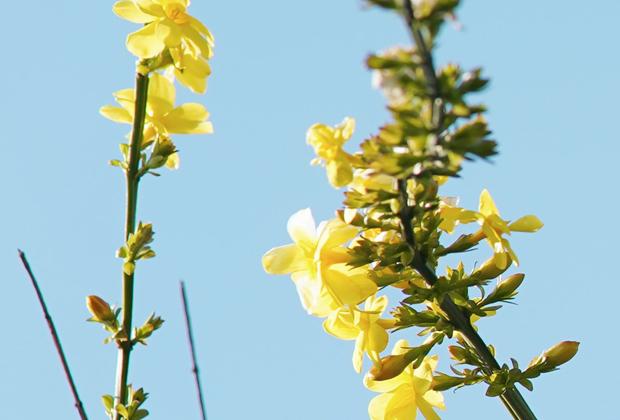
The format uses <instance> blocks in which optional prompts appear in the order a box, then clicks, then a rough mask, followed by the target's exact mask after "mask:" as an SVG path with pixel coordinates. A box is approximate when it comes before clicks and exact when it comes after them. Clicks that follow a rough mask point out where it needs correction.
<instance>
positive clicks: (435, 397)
mask: <svg viewBox="0 0 620 420" xmlns="http://www.w3.org/2000/svg"><path fill="white" fill-rule="evenodd" d="M424 400H425V401H426V402H427V403H428V404H430V405H432V406H433V407H437V408H441V409H442V410H443V409H444V408H446V404H445V403H444V400H443V394H442V393H441V392H438V391H433V390H429V391H427V392H426V393H425V394H424ZM420 411H421V410H420Z"/></svg>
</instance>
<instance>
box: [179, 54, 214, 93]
mask: <svg viewBox="0 0 620 420" xmlns="http://www.w3.org/2000/svg"><path fill="white" fill-rule="evenodd" d="M179 64H180V66H181V69H178V68H175V70H174V75H175V77H176V78H177V80H178V81H179V82H181V83H182V84H183V85H184V86H186V87H188V88H189V89H191V90H192V91H193V92H195V93H205V91H206V89H207V76H209V75H210V74H211V67H210V66H209V63H208V62H207V61H205V60H203V59H195V58H193V57H191V56H190V55H189V54H186V55H183V58H182V61H181V63H179Z"/></svg>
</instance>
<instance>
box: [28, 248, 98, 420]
mask: <svg viewBox="0 0 620 420" xmlns="http://www.w3.org/2000/svg"><path fill="white" fill-rule="evenodd" d="M17 251H18V253H19V258H20V259H21V261H22V264H23V265H24V268H25V269H26V272H27V273H28V277H30V281H31V283H32V286H33V287H34V290H35V292H36V294H37V298H38V299H39V304H40V305H41V309H42V310H43V315H45V320H46V321H47V326H48V327H49V330H50V333H51V334H52V339H53V340H54V346H56V351H57V352H58V356H59V357H60V362H61V363H62V368H63V370H64V371H65V376H66V377H67V382H69V387H70V388H71V393H72V394H73V399H74V401H75V408H76V409H77V411H78V413H79V415H80V419H82V420H88V417H87V416H86V411H85V410H84V405H83V404H82V401H81V400H80V396H79V395H78V391H77V387H76V386H75V382H74V381H73V376H72V375H71V370H69V364H68V363H67V358H66V357H65V352H64V351H63V349H62V345H61V344H60V338H58V332H57V331H56V327H55V326H54V321H53V320H52V317H51V315H50V314H49V311H48V310H47V305H45V300H43V294H42V293H41V289H39V284H38V283H37V280H36V278H35V277H34V274H33V273H32V269H31V268H30V264H29V263H28V260H27V259H26V254H24V252H23V251H22V250H20V249H18V250H17Z"/></svg>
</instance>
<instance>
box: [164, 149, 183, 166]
mask: <svg viewBox="0 0 620 420" xmlns="http://www.w3.org/2000/svg"><path fill="white" fill-rule="evenodd" d="M180 165H181V158H180V157H179V154H178V153H173V154H171V155H170V156H168V159H167V160H166V168H168V169H170V170H175V169H179V166H180Z"/></svg>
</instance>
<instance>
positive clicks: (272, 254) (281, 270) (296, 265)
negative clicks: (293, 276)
mask: <svg viewBox="0 0 620 420" xmlns="http://www.w3.org/2000/svg"><path fill="white" fill-rule="evenodd" d="M263 268H264V269H265V271H266V272H267V273H269V274H289V273H294V272H296V271H301V270H306V269H307V265H306V260H305V258H304V255H303V253H302V252H301V250H300V249H299V247H298V246H297V245H295V244H290V245H284V246H279V247H276V248H272V249H270V250H269V251H267V252H266V253H265V255H263Z"/></svg>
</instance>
